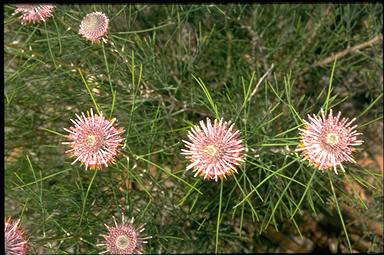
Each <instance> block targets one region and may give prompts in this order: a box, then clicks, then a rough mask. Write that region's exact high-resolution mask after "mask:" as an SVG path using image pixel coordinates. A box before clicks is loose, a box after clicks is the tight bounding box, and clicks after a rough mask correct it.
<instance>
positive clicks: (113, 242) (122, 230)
mask: <svg viewBox="0 0 384 255" xmlns="http://www.w3.org/2000/svg"><path fill="white" fill-rule="evenodd" d="M113 221H114V222H115V227H109V226H108V225H106V224H104V226H105V227H106V228H107V229H108V231H109V233H108V235H101V236H102V237H104V239H105V241H104V243H103V244H101V245H104V246H106V247H107V250H106V251H104V252H102V253H107V252H108V253H111V254H142V253H143V248H144V247H143V244H145V243H147V242H148V241H146V240H147V239H150V238H152V236H147V237H141V236H140V233H141V232H143V231H144V224H143V225H140V226H139V227H138V228H135V227H134V226H133V218H132V219H131V220H130V222H128V223H127V222H126V221H125V217H124V214H123V215H122V223H121V224H120V225H118V224H117V222H116V219H115V217H114V216H113Z"/></svg>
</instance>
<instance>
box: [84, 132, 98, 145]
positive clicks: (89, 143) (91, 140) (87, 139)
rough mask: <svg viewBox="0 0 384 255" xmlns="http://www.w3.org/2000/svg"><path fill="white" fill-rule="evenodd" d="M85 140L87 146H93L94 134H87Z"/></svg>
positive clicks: (94, 141)
mask: <svg viewBox="0 0 384 255" xmlns="http://www.w3.org/2000/svg"><path fill="white" fill-rule="evenodd" d="M85 142H86V143H87V144H88V145H89V146H93V145H95V143H96V137H95V136H94V135H88V136H87V137H86V138H85Z"/></svg>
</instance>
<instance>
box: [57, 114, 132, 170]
mask: <svg viewBox="0 0 384 255" xmlns="http://www.w3.org/2000/svg"><path fill="white" fill-rule="evenodd" d="M81 115H82V117H80V116H79V115H77V114H76V117H77V119H76V120H72V119H71V121H72V122H73V124H74V126H72V127H70V128H69V129H66V128H64V130H65V131H67V132H69V134H68V135H67V137H68V139H70V140H71V141H70V142H63V144H69V145H70V147H71V149H70V150H68V151H66V152H67V153H69V154H71V156H73V157H76V159H75V161H73V163H72V164H74V163H75V162H76V161H80V162H81V163H83V164H84V165H85V169H87V168H88V167H91V168H95V167H102V166H103V165H105V166H106V167H107V166H108V164H109V163H114V162H115V157H116V156H117V154H118V152H119V149H120V147H121V146H122V142H123V140H124V138H123V137H121V136H120V134H122V133H124V129H122V128H118V127H117V126H116V125H115V121H116V119H112V120H111V121H110V120H107V119H105V118H104V116H102V115H101V116H98V115H94V114H93V110H92V109H91V115H90V116H89V113H88V117H86V116H85V114H84V113H81Z"/></svg>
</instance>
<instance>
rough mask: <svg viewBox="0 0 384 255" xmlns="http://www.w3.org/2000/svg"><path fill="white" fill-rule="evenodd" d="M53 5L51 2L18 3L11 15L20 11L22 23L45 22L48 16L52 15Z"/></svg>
mask: <svg viewBox="0 0 384 255" xmlns="http://www.w3.org/2000/svg"><path fill="white" fill-rule="evenodd" d="M54 9H55V6H54V5H52V4H19V5H16V10H15V12H14V13H13V15H15V14H17V13H22V15H21V16H20V19H21V21H22V23H23V24H24V22H27V23H35V22H41V21H43V22H45V21H46V19H47V18H48V17H51V16H52V15H53V11H54Z"/></svg>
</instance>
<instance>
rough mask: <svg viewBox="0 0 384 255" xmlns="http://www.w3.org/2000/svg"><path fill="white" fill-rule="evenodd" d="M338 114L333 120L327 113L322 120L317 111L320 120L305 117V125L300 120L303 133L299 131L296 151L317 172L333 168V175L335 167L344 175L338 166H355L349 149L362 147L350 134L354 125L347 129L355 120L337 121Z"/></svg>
mask: <svg viewBox="0 0 384 255" xmlns="http://www.w3.org/2000/svg"><path fill="white" fill-rule="evenodd" d="M340 114H341V113H340V112H339V113H338V114H337V116H333V115H332V109H331V110H330V113H329V115H328V118H326V117H325V114H324V111H323V109H321V117H319V116H316V115H313V117H311V116H310V115H308V118H309V122H308V121H306V120H304V129H301V128H299V130H300V134H301V136H302V138H301V143H300V145H299V146H300V148H299V149H298V150H299V151H302V153H303V154H304V157H305V158H306V159H307V160H308V161H309V163H310V164H312V165H314V166H315V167H317V168H318V169H320V170H327V169H329V168H331V167H333V170H334V171H335V173H336V174H337V169H336V167H337V166H340V168H341V169H342V170H343V171H344V172H345V170H344V167H343V165H342V163H343V162H344V161H349V162H353V163H356V161H355V160H354V159H353V157H352V152H353V151H354V147H353V146H357V145H360V144H362V143H363V141H361V140H357V136H358V135H361V133H357V131H356V130H354V129H355V128H356V127H357V125H355V126H352V127H350V125H351V124H352V122H353V121H355V119H356V118H354V119H352V120H351V121H349V119H348V118H342V119H341V120H340Z"/></svg>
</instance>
